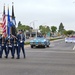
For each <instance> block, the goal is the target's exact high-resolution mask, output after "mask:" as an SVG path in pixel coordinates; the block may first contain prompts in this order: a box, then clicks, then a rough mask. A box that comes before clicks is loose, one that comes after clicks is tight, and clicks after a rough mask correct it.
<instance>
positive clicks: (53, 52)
mask: <svg viewBox="0 0 75 75" xmlns="http://www.w3.org/2000/svg"><path fill="white" fill-rule="evenodd" d="M26 52H29V53H75V52H65V51H26Z"/></svg>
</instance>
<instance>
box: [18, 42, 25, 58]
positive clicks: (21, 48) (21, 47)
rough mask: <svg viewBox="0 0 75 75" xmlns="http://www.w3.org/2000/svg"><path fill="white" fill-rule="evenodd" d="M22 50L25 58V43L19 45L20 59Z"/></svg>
mask: <svg viewBox="0 0 75 75" xmlns="http://www.w3.org/2000/svg"><path fill="white" fill-rule="evenodd" d="M21 50H22V52H23V56H24V58H25V49H24V43H19V57H20V51H21Z"/></svg>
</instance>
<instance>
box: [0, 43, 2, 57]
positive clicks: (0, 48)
mask: <svg viewBox="0 0 75 75" xmlns="http://www.w3.org/2000/svg"><path fill="white" fill-rule="evenodd" d="M1 57H2V44H0V58H1Z"/></svg>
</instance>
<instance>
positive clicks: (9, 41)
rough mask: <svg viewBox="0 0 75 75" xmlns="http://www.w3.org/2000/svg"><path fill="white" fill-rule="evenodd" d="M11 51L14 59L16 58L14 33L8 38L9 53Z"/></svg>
mask: <svg viewBox="0 0 75 75" xmlns="http://www.w3.org/2000/svg"><path fill="white" fill-rule="evenodd" d="M9 51H11V55H12V59H13V58H14V38H13V37H12V35H10V37H9V38H8V54H9Z"/></svg>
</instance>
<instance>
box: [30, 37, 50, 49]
mask: <svg viewBox="0 0 75 75" xmlns="http://www.w3.org/2000/svg"><path fill="white" fill-rule="evenodd" d="M30 45H31V48H33V47H37V46H40V47H44V48H46V47H49V45H50V40H48V39H46V38H44V37H43V36H38V37H36V38H34V39H33V40H31V41H30Z"/></svg>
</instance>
